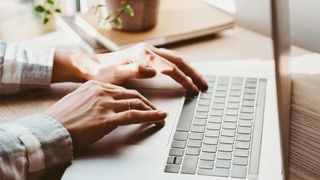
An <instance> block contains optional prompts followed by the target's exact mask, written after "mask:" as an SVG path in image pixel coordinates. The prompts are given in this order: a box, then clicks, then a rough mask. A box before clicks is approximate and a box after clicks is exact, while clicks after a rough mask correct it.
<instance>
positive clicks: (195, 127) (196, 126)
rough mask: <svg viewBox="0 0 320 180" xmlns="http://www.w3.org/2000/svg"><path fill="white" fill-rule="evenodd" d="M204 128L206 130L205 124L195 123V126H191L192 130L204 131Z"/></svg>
mask: <svg viewBox="0 0 320 180" xmlns="http://www.w3.org/2000/svg"><path fill="white" fill-rule="evenodd" d="M204 130H205V126H198V125H193V126H192V127H191V132H199V133H203V132H204Z"/></svg>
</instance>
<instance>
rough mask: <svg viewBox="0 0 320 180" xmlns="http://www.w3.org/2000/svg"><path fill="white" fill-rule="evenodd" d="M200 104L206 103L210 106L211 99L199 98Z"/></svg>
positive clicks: (205, 104)
mask: <svg viewBox="0 0 320 180" xmlns="http://www.w3.org/2000/svg"><path fill="white" fill-rule="evenodd" d="M198 104H199V105H204V106H210V104H211V101H210V100H209V99H199V101H198Z"/></svg>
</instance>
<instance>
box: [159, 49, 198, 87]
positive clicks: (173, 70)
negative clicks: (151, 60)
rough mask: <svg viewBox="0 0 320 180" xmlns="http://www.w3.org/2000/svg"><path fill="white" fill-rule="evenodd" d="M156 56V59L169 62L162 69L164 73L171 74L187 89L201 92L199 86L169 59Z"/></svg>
mask: <svg viewBox="0 0 320 180" xmlns="http://www.w3.org/2000/svg"><path fill="white" fill-rule="evenodd" d="M155 58H156V59H157V60H156V61H161V62H163V63H165V64H167V67H168V68H163V69H162V70H161V73H162V74H166V75H168V76H170V77H171V78H172V79H174V80H175V81H177V82H178V83H180V84H181V85H182V86H183V87H184V88H185V89H188V90H191V91H193V92H199V89H198V87H197V86H196V85H195V84H194V83H193V82H192V80H191V79H190V78H188V76H186V75H185V74H184V73H183V72H182V71H181V70H180V69H179V68H178V67H177V66H176V65H175V64H173V63H171V62H169V61H167V60H166V59H164V58H162V57H160V56H158V55H156V57H155Z"/></svg>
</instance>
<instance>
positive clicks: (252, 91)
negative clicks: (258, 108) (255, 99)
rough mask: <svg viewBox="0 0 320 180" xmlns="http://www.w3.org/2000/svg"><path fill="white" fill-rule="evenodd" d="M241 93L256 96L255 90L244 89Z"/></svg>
mask: <svg viewBox="0 0 320 180" xmlns="http://www.w3.org/2000/svg"><path fill="white" fill-rule="evenodd" d="M243 92H244V93H245V94H256V90H255V89H249V88H246V89H244V91H243Z"/></svg>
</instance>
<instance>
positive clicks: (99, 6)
mask: <svg viewBox="0 0 320 180" xmlns="http://www.w3.org/2000/svg"><path fill="white" fill-rule="evenodd" d="M104 6H105V5H104V4H98V5H97V8H102V7H104Z"/></svg>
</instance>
